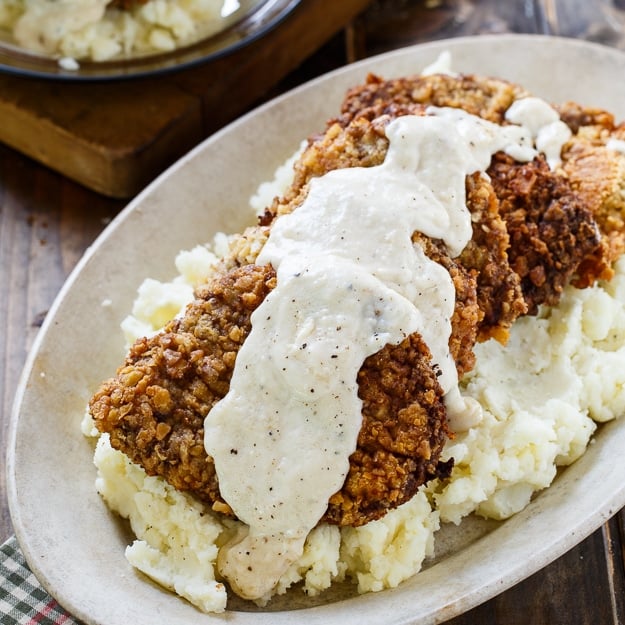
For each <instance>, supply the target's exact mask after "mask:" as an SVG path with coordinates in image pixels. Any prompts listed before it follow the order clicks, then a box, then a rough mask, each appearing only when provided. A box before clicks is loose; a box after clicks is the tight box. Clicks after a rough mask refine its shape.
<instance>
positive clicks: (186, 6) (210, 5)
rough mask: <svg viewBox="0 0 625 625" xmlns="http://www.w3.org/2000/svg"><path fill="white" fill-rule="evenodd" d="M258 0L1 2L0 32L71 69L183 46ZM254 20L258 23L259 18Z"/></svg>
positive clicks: (225, 24) (216, 30)
mask: <svg viewBox="0 0 625 625" xmlns="http://www.w3.org/2000/svg"><path fill="white" fill-rule="evenodd" d="M263 4H267V3H266V2H262V1H260V0H243V1H242V2H239V1H236V2H232V1H230V0H225V1H224V0H136V1H135V0H130V1H128V0H1V1H0V33H3V34H4V39H5V40H6V41H7V42H10V43H11V44H12V45H17V46H19V48H20V49H22V50H23V51H25V52H27V53H30V54H36V55H41V56H44V57H51V58H55V59H60V60H61V62H62V64H63V66H65V67H66V69H71V68H72V64H76V63H80V61H94V62H99V63H101V62H104V61H116V60H124V59H126V60H128V59H133V58H141V57H146V56H150V55H155V54H163V53H168V52H172V51H174V50H177V49H180V48H184V47H186V46H189V45H191V44H194V43H196V42H198V41H201V40H205V39H208V38H210V37H212V36H215V35H217V34H219V33H222V32H223V31H225V30H227V29H228V28H230V27H232V26H233V25H234V24H236V23H238V22H240V21H241V20H242V19H243V18H245V17H246V16H248V15H249V14H250V13H252V12H254V11H256V10H257V9H258V8H259V6H261V5H263ZM271 4H275V2H269V5H271ZM257 20H258V21H259V23H261V24H262V23H263V18H259V17H258V16H257ZM77 68H78V66H77V65H76V69H77Z"/></svg>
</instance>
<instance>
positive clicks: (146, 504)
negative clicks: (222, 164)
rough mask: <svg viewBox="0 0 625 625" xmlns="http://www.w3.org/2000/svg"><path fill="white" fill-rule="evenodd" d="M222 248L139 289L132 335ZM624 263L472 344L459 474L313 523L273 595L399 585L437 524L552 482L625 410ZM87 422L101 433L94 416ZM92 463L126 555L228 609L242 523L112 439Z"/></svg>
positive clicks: (431, 542) (504, 513)
mask: <svg viewBox="0 0 625 625" xmlns="http://www.w3.org/2000/svg"><path fill="white" fill-rule="evenodd" d="M284 172H285V170H284V169H283V168H281V169H280V170H278V172H277V178H276V180H275V181H274V184H273V185H272V186H270V187H268V186H263V187H262V188H261V189H260V190H259V193H258V195H257V196H256V197H255V198H253V199H252V207H253V208H254V209H255V210H257V209H258V207H259V206H262V205H263V203H264V202H265V200H266V198H267V197H273V195H275V194H278V193H280V191H281V189H282V188H283V186H284V183H285V182H287V180H285V175H284ZM227 244H228V239H227V238H226V237H224V235H218V237H217V238H216V240H215V242H214V244H213V246H212V247H211V248H210V249H209V248H208V247H203V246H198V247H196V248H194V249H193V250H191V251H188V252H182V253H181V254H180V255H179V256H178V257H177V259H176V267H177V270H178V272H179V274H180V275H179V276H178V277H177V278H175V279H174V280H173V281H172V282H170V283H159V282H156V281H154V280H147V281H146V282H145V283H144V284H143V285H142V287H141V288H140V289H139V295H138V298H137V300H136V302H135V305H134V308H133V312H132V315H130V316H129V317H128V318H127V319H126V320H125V321H124V323H123V328H124V332H125V335H126V339H127V341H128V342H129V344H130V343H131V342H132V341H133V340H134V339H135V338H138V337H139V336H142V335H145V334H149V333H151V332H154V331H156V330H158V328H159V327H161V326H162V325H163V324H164V322H165V321H166V320H167V319H168V318H171V317H173V316H175V315H176V314H178V313H179V311H180V310H181V309H182V308H183V307H184V305H185V303H186V302H187V301H188V300H189V299H190V297H191V294H192V288H193V287H194V286H196V285H197V284H199V283H200V282H202V281H203V280H204V279H205V278H206V277H207V276H208V275H209V274H210V271H211V267H212V265H213V263H214V262H215V261H216V259H217V257H218V256H219V254H220V253H221V251H222V250H223V249H224V247H225V246H227ZM211 250H214V251H211ZM615 272H616V274H615V277H614V278H613V279H612V280H611V281H610V282H609V283H599V284H596V285H595V286H593V287H590V288H587V289H584V290H578V289H575V288H574V287H568V288H567V289H566V290H565V293H564V295H563V297H562V299H561V302H560V304H559V305H558V306H557V307H556V308H543V309H542V310H541V311H540V314H539V315H538V316H537V317H523V318H520V319H519V320H518V321H517V322H516V323H515V325H514V326H513V327H512V331H511V335H510V340H509V342H508V344H507V345H506V346H505V347H503V346H502V345H500V344H499V343H497V342H496V341H488V342H486V343H482V344H479V345H477V346H476V356H477V364H476V366H475V368H474V369H473V370H472V371H471V373H470V374H468V375H467V376H466V378H465V379H464V380H462V384H461V389H462V392H463V393H464V394H465V395H466V396H470V397H473V398H475V399H476V400H477V401H479V403H480V404H481V405H482V407H483V410H484V418H483V419H482V421H481V422H480V423H479V424H478V425H477V426H475V427H472V428H470V429H469V430H467V431H466V432H462V433H458V434H457V436H456V437H455V438H454V440H452V441H449V442H448V444H447V446H446V448H445V452H444V454H445V456H446V457H447V458H449V457H453V458H454V459H455V466H454V469H453V473H452V475H451V479H449V480H448V481H445V482H444V483H437V482H434V483H432V484H429V485H428V486H427V487H425V488H422V489H421V490H420V491H419V493H418V494H417V495H416V496H415V497H414V498H413V499H412V500H411V501H409V502H408V503H406V504H404V505H403V506H401V507H399V508H398V509H396V510H394V511H392V512H390V513H388V514H387V515H386V516H385V517H383V518H382V519H380V520H378V521H374V522H371V523H369V524H367V525H365V526H363V527H359V528H349V527H348V528H341V529H339V528H338V527H334V526H329V525H320V526H318V527H317V528H315V529H314V530H313V531H312V532H311V534H310V535H309V537H308V540H307V542H306V547H305V551H304V553H303V555H302V557H301V558H300V559H299V560H298V561H297V562H296V563H294V564H293V565H292V566H291V568H290V569H289V570H288V571H287V573H286V574H285V575H284V576H283V577H282V578H281V580H280V582H279V585H278V588H277V589H276V592H277V593H283V592H286V590H287V589H288V588H289V587H290V586H292V585H293V584H295V583H298V582H302V585H303V589H304V591H305V592H306V593H308V594H309V595H315V594H318V593H320V592H321V591H323V590H324V589H326V588H328V587H329V586H330V585H331V584H332V583H333V582H334V581H341V580H345V579H351V580H354V581H355V582H356V583H357V585H358V591H359V592H362V593H364V592H370V591H379V590H382V589H384V588H391V587H395V586H397V585H398V584H400V583H401V582H402V581H404V580H406V579H407V578H409V577H412V576H413V575H414V574H415V573H417V572H418V571H419V570H420V569H421V568H422V566H423V564H424V562H425V561H426V560H427V558H429V557H431V556H432V555H433V554H434V551H435V536H436V532H437V530H438V529H439V528H440V525H441V523H455V524H459V523H461V521H462V519H463V517H466V516H467V515H470V514H477V515H480V516H482V517H486V518H492V519H505V518H507V517H509V516H511V515H512V514H514V513H516V512H518V511H520V510H521V509H523V508H524V507H525V506H526V505H527V504H528V503H529V501H530V499H531V497H532V495H533V493H535V492H536V491H539V490H541V489H544V488H546V487H548V486H549V485H550V484H551V482H552V481H553V479H554V478H555V476H556V473H557V469H558V467H560V466H565V465H568V464H570V463H571V462H573V461H575V460H576V459H577V458H578V457H579V456H580V455H581V454H583V453H584V450H585V449H586V447H587V445H588V444H589V441H590V439H591V436H592V434H593V432H594V431H595V429H596V427H597V423H598V422H604V421H608V420H610V419H614V418H616V417H618V416H620V415H621V414H622V413H623V412H624V411H625V391H624V383H625V307H624V304H625V259H621V260H620V261H619V262H618V263H617V264H616V267H615ZM83 429H84V432H85V434H88V435H95V434H96V433H95V432H94V429H93V427H92V424H90V423H89V421H88V419H86V420H85V423H84V424H83ZM95 464H96V466H97V469H98V477H97V488H98V491H99V492H100V493H101V495H102V496H103V498H104V499H105V500H106V502H107V504H108V505H109V506H110V507H111V509H113V510H115V511H117V512H118V513H119V514H120V515H121V516H123V517H125V518H128V519H129V521H130V524H131V526H132V529H133V531H134V532H135V535H136V537H137V540H136V541H135V542H134V543H133V545H131V546H130V547H128V549H127V553H126V555H127V558H128V560H129V561H130V562H131V563H132V564H133V565H134V566H135V567H136V568H137V569H139V570H140V571H143V572H144V573H145V574H146V575H148V576H150V577H151V578H153V579H154V580H156V581H157V582H158V583H160V584H162V585H163V586H165V587H167V588H170V589H173V590H174V591H175V592H176V593H178V594H179V595H180V596H182V597H185V598H186V599H187V600H189V601H190V602H191V603H193V604H195V605H196V606H197V607H198V608H200V609H201V610H204V611H214V612H219V611H222V610H224V609H225V606H226V589H225V587H224V586H223V585H222V584H221V583H219V581H217V580H216V579H215V560H216V556H217V550H218V547H219V546H220V545H222V544H223V543H224V542H225V541H226V540H228V538H229V537H230V536H232V534H233V532H236V529H237V526H238V523H237V522H233V521H228V520H225V519H223V518H219V517H218V516H216V515H214V514H212V513H211V512H210V511H207V510H206V509H205V508H204V507H203V506H202V505H201V504H199V503H197V502H196V501H195V500H193V499H192V498H190V497H188V496H187V495H185V494H183V493H179V492H177V491H176V490H175V489H174V488H172V487H171V486H169V485H168V484H167V483H166V482H165V481H164V480H162V479H161V478H157V477H147V476H146V475H145V472H144V471H143V469H142V468H140V467H138V466H136V465H134V464H132V463H131V462H130V461H129V460H128V459H127V458H126V456H125V455H124V454H122V453H121V452H118V451H115V450H113V449H112V448H111V446H110V444H109V442H108V437H107V436H106V435H103V436H101V437H100V440H99V442H98V445H97V450H96V453H95ZM265 599H267V600H268V599H269V597H266V598H265ZM261 603H262V602H261Z"/></svg>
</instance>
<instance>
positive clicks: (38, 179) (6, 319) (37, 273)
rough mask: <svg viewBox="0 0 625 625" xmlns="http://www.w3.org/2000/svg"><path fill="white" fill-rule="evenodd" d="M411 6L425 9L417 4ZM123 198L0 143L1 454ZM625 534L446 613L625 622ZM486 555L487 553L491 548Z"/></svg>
mask: <svg viewBox="0 0 625 625" xmlns="http://www.w3.org/2000/svg"><path fill="white" fill-rule="evenodd" d="M443 4H444V3H443ZM382 5H384V7H383V8H384V9H385V10H386V11H390V10H392V11H397V13H395V14H392V13H387V14H386V15H384V14H383V13H382V12H381V7H382ZM391 5H393V6H391ZM411 9H412V10H414V11H417V13H411V12H410V11H411ZM423 11H424V8H423V6H422V5H421V4H420V3H418V2H411V1H410V0H396V1H395V2H394V3H389V2H386V3H376V4H375V5H374V6H373V7H372V8H371V10H370V12H369V13H368V14H366V15H365V16H364V17H363V18H361V19H359V20H358V21H357V22H354V23H353V24H352V25H351V27H350V28H349V29H348V31H347V33H346V35H345V38H344V36H343V35H340V36H338V37H335V38H334V39H332V40H331V41H330V43H328V44H327V45H326V46H324V47H323V48H322V49H321V50H320V51H319V52H318V53H317V54H314V55H313V56H312V57H311V58H310V59H309V60H308V61H306V62H305V63H304V64H302V65H301V66H300V67H299V68H298V69H297V71H295V72H293V73H292V74H290V75H289V76H288V77H287V78H286V79H285V80H283V81H282V82H281V83H280V84H279V85H278V86H277V87H275V88H274V89H273V90H272V92H271V95H274V94H277V93H279V92H281V91H283V90H285V89H287V88H290V87H292V86H295V85H297V84H299V83H301V82H302V81H304V80H307V79H309V78H311V77H313V76H314V75H316V74H319V73H322V72H325V71H328V70H330V69H333V68H334V67H337V66H338V65H342V64H344V63H345V61H346V59H348V58H349V59H350V60H353V59H354V58H360V57H361V56H363V55H366V54H369V53H371V52H377V51H383V49H388V48H389V47H396V46H397V45H401V44H404V43H412V42H413V40H414V37H415V33H414V28H417V27H419V28H423V27H427V28H429V29H430V32H431V29H432V28H434V26H433V25H432V24H431V23H430V24H429V25H427V24H425V23H424V21H423V19H424V16H426V14H425V13H423ZM439 18H440V16H439ZM440 19H442V18H440ZM376 24H377V26H376ZM410 31H412V35H411V34H410ZM411 37H412V39H411ZM122 207H123V203H122V202H120V201H117V200H112V199H109V198H105V197H103V196H101V195H98V194H96V193H94V192H92V191H88V190H87V189H85V188H84V187H81V186H79V185H78V184H76V183H73V182H71V181H69V180H68V179H66V178H64V177H62V176H61V175H59V174H57V173H54V172H53V171H51V170H50V169H47V168H46V167H44V166H42V165H40V164H38V163H36V162H34V161H32V160H30V159H29V158H27V157H24V156H22V155H20V154H19V153H18V152H16V151H13V150H11V149H9V148H7V147H3V146H0V292H1V293H2V296H1V297H0V359H1V360H0V372H1V375H0V409H1V411H2V412H1V414H0V454H1V455H2V459H3V457H4V453H5V450H6V446H7V426H8V420H9V415H10V411H11V404H12V401H13V396H14V392H15V388H16V385H17V382H18V379H19V376H20V371H21V369H22V366H23V363H24V361H25V359H26V355H27V352H28V349H29V347H30V345H32V342H33V340H34V338H35V336H36V333H37V331H38V329H39V327H40V325H41V323H42V321H43V319H44V317H45V314H46V312H47V310H48V309H49V307H50V305H51V303H52V301H53V300H54V298H55V296H56V294H57V292H58V290H59V289H60V287H61V285H62V283H63V281H64V280H65V278H66V277H67V275H68V274H69V272H70V271H71V270H72V268H73V267H74V266H75V265H76V263H77V261H78V259H79V258H80V256H81V255H82V253H83V251H84V250H85V249H86V247H87V246H88V245H90V244H91V243H92V242H93V240H94V239H95V238H96V236H97V235H98V234H99V233H100V232H101V231H102V230H103V228H104V227H105V226H106V224H107V223H108V221H110V219H111V218H113V217H114V216H115V215H116V214H117V212H118V211H119V210H120V209H121V208H122ZM5 477H6V475H5V465H4V462H3V461H2V462H0V542H2V541H4V540H5V539H6V538H7V537H9V536H10V535H11V533H12V531H13V530H12V526H11V522H10V518H9V512H8V506H7V495H6V488H5ZM624 537H625V514H624V513H623V512H622V511H621V512H619V513H618V514H616V515H615V516H614V517H613V518H612V519H611V520H610V521H609V522H608V523H606V524H605V525H604V526H603V527H602V528H601V529H599V530H598V531H596V532H595V533H593V534H592V535H591V536H590V537H588V538H587V539H586V540H584V541H583V542H581V543H580V544H579V545H577V546H576V547H575V548H573V549H571V550H570V551H569V552H568V553H566V554H565V555H564V556H562V557H561V558H559V559H557V560H556V561H555V562H553V563H552V564H550V565H549V566H547V567H545V568H544V569H542V570H541V571H539V572H538V573H536V574H535V575H533V576H531V577H530V578H528V579H526V580H525V581H522V582H521V583H519V584H517V585H516V586H514V587H513V588H511V589H509V590H507V591H505V592H502V593H501V594H500V595H498V596H497V597H495V598H494V599H492V600H490V601H488V602H486V603H484V604H482V605H480V606H478V607H476V608H474V609H473V610H471V611H469V612H467V613H466V614H464V615H462V616H459V617H457V618H455V619H452V620H451V621H448V625H586V624H588V625H591V624H592V625H625V540H624ZM483 557H484V558H486V559H487V558H488V557H489V554H488V553H484V554H483ZM363 618H364V617H363ZM1 620H2V619H1V618H0V621H1Z"/></svg>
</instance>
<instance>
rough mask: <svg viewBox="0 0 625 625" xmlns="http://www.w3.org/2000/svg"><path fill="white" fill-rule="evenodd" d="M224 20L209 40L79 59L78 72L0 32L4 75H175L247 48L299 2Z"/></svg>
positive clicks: (249, 6)
mask: <svg viewBox="0 0 625 625" xmlns="http://www.w3.org/2000/svg"><path fill="white" fill-rule="evenodd" d="M238 4H239V5H240V6H239V9H238V10H236V11H233V12H232V14H231V15H229V16H228V18H226V19H224V20H223V23H222V28H221V29H220V30H219V31H218V32H214V33H213V34H211V35H210V36H207V37H206V38H204V39H202V40H200V41H197V42H196V43H193V44H191V45H188V46H185V47H181V48H178V49H176V50H174V51H172V52H166V53H156V54H150V55H142V56H136V57H133V58H129V59H116V60H110V61H101V62H95V61H86V60H81V61H79V63H78V68H77V69H68V68H66V67H63V66H62V64H61V63H59V60H58V59H56V58H51V57H48V56H43V55H40V54H35V53H32V52H29V51H28V50H25V49H24V48H21V47H19V46H17V45H16V44H15V43H14V42H13V41H12V38H11V36H10V35H9V34H8V33H7V32H6V31H2V30H0V72H5V73H10V74H16V75H19V76H26V77H34V78H50V79H60V80H68V81H88V80H92V81H93V80H119V79H128V78H140V77H144V76H150V75H155V74H163V73H167V72H172V71H177V70H180V69H185V68H189V67H193V66H195V65H198V64H200V63H206V62H208V61H212V60H215V59H217V58H220V57H223V56H226V55H227V54H231V53H232V52H234V51H236V50H238V49H240V48H242V47H244V46H246V45H249V44H250V43H252V42H253V41H255V40H257V39H259V38H260V37H263V36H264V35H266V34H267V33H268V32H269V31H270V30H272V29H273V28H275V27H276V26H278V24H280V22H282V20H284V19H285V18H286V17H287V16H288V15H289V14H290V13H291V11H292V10H293V9H295V7H296V6H297V5H298V4H299V0H250V1H248V2H240V3H238Z"/></svg>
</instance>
